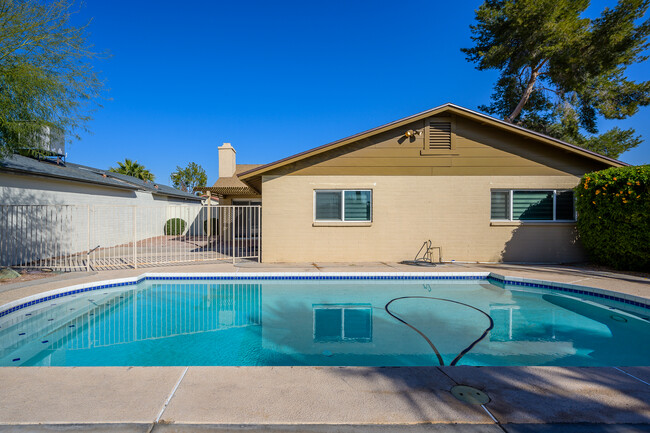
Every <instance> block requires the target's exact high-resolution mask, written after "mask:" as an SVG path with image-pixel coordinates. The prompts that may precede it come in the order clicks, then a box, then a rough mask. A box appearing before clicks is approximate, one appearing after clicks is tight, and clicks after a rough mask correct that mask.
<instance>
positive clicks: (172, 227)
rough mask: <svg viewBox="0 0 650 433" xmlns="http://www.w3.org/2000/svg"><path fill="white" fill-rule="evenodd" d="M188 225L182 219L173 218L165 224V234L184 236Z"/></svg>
mask: <svg viewBox="0 0 650 433" xmlns="http://www.w3.org/2000/svg"><path fill="white" fill-rule="evenodd" d="M186 225H187V223H186V222H185V220H184V219H182V218H171V219H168V220H167V223H165V234H166V235H172V236H178V235H182V234H183V233H184V232H185V226H186Z"/></svg>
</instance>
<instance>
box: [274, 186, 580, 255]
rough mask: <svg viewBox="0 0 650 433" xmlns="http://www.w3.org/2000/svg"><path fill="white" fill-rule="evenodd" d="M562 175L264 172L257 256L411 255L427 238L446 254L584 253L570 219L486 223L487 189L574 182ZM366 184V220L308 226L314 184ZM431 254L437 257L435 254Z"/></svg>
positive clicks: (487, 210) (351, 187) (487, 211)
mask: <svg viewBox="0 0 650 433" xmlns="http://www.w3.org/2000/svg"><path fill="white" fill-rule="evenodd" d="M578 180H579V178H578V177H576V176H572V175H565V176H279V177H271V176H265V177H264V178H263V203H262V227H263V229H262V236H263V237H262V260H263V261H264V262H269V263H273V262H311V261H314V262H352V261H353V262H360V261H401V260H409V259H413V258H414V256H415V254H416V253H417V251H418V249H419V248H420V247H421V246H422V243H423V242H424V241H426V240H428V239H431V240H432V241H433V244H434V245H435V246H441V247H442V255H443V259H444V260H445V261H451V260H456V261H483V262H498V261H506V262H547V263H560V262H576V261H581V260H584V258H585V257H584V253H583V251H582V248H581V246H580V245H579V244H578V243H576V241H575V225H574V224H566V223H546V224H544V223H537V224H525V225H517V223H513V224H512V225H495V224H491V223H490V189H492V188H540V189H563V188H573V187H574V186H575V185H577V183H578ZM323 188H325V189H329V188H331V189H372V190H373V221H372V223H371V224H369V225H368V224H366V225H364V226H354V225H351V224H347V225H344V226H341V225H338V226H326V227H321V226H315V224H314V221H313V204H314V196H313V194H314V189H323ZM436 258H437V257H436Z"/></svg>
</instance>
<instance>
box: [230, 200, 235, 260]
mask: <svg viewBox="0 0 650 433" xmlns="http://www.w3.org/2000/svg"><path fill="white" fill-rule="evenodd" d="M230 209H231V212H230V227H232V230H231V231H232V244H231V245H230V253H231V255H232V264H233V266H234V265H235V219H236V218H235V213H236V211H235V206H231V207H230Z"/></svg>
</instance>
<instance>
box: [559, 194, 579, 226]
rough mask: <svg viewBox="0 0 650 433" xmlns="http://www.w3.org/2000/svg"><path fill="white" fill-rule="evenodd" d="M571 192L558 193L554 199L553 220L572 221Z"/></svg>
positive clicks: (573, 212)
mask: <svg viewBox="0 0 650 433" xmlns="http://www.w3.org/2000/svg"><path fill="white" fill-rule="evenodd" d="M574 218H575V211H574V209H573V191H558V192H557V195H556V197H555V219H558V220H573V219H574Z"/></svg>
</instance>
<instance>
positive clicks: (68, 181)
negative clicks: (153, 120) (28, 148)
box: [0, 155, 201, 205]
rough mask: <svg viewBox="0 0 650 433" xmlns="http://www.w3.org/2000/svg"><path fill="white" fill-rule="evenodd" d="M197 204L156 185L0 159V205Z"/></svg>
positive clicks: (71, 167)
mask: <svg viewBox="0 0 650 433" xmlns="http://www.w3.org/2000/svg"><path fill="white" fill-rule="evenodd" d="M197 203H198V204H200V203H201V198H200V197H197V196H195V195H193V194H189V193H186V192H183V191H180V190H178V189H175V188H172V187H169V186H167V185H161V184H158V183H155V182H144V181H142V180H140V179H137V178H135V177H132V176H126V175H123V174H120V173H113V172H110V171H108V170H101V169H98V168H93V167H86V166H83V165H79V164H73V163H70V162H65V163H64V162H61V161H58V162H57V161H50V160H37V159H34V158H28V157H25V156H21V155H12V156H10V157H8V158H5V159H2V160H0V204H3V205H8V204H21V205H32V204H68V205H88V204H94V205H100V204H108V205H136V204H137V205H157V204H197Z"/></svg>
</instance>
